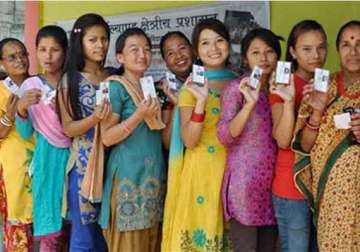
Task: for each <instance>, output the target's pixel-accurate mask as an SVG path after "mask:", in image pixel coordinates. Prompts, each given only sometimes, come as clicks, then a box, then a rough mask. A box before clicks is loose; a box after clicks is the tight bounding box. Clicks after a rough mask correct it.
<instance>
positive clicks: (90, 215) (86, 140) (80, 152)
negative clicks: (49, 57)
mask: <svg viewBox="0 0 360 252" xmlns="http://www.w3.org/2000/svg"><path fill="white" fill-rule="evenodd" d="M79 79H80V81H79V102H80V111H81V114H82V116H83V118H85V117H88V116H90V115H91V114H93V112H94V110H95V107H96V95H95V94H96V90H97V89H98V88H99V86H98V85H95V84H93V83H91V82H89V81H88V80H87V79H85V78H84V77H83V76H82V75H81V74H79ZM94 133H95V127H93V128H91V129H89V130H88V131H87V132H86V133H85V134H83V135H81V136H76V137H74V138H73V141H72V144H71V147H70V157H69V161H68V163H67V168H66V174H67V176H68V174H69V173H70V171H71V170H72V169H76V172H77V173H78V175H79V176H78V183H77V186H78V190H79V191H80V188H81V183H82V181H83V178H84V175H85V171H86V168H87V163H88V159H89V154H90V152H91V148H92V142H93V139H94ZM65 179H66V181H65V183H66V186H67V184H68V181H67V177H66V178H65ZM65 193H66V191H65ZM66 196H67V195H65V194H64V201H65V202H64V207H63V215H64V216H65V214H66V199H67V197H66ZM79 204H80V214H81V222H82V223H83V224H89V223H95V222H96V221H97V218H98V210H99V209H98V205H97V204H91V203H90V202H89V201H88V200H86V199H85V198H84V197H82V196H81V195H80V194H79Z"/></svg>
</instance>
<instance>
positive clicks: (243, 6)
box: [57, 1, 270, 80]
mask: <svg viewBox="0 0 360 252" xmlns="http://www.w3.org/2000/svg"><path fill="white" fill-rule="evenodd" d="M208 18H217V19H219V20H221V21H223V22H224V23H225V24H226V26H227V27H228V29H229V32H230V37H231V49H232V52H231V57H230V63H231V65H232V68H233V69H234V70H235V71H238V70H239V69H240V66H241V57H240V53H241V52H240V42H241V40H242V38H243V37H244V36H245V34H246V33H247V32H248V31H249V30H251V29H253V28H255V27H259V26H260V27H265V28H269V27H270V21H269V20H270V17H269V2H268V1H261V2H221V3H216V4H199V5H192V6H190V7H183V8H172V9H166V10H159V11H150V12H142V13H132V14H125V15H118V16H111V17H105V20H106V21H107V22H108V24H109V26H110V30H111V38H110V47H109V53H108V56H107V65H110V66H114V67H118V66H119V64H118V62H117V61H116V58H115V41H116V39H117V37H118V36H119V35H120V34H121V33H122V32H124V31H125V30H126V29H128V28H131V27H139V28H142V29H143V30H144V31H145V32H146V33H147V34H148V35H149V37H150V38H151V41H152V44H153V57H152V64H151V67H150V68H149V70H148V72H147V73H146V74H147V75H152V76H153V77H154V79H155V80H158V79H160V78H162V77H164V74H165V71H166V66H165V64H164V62H163V60H162V58H161V53H160V48H159V44H160V39H161V37H162V36H163V35H165V34H166V33H167V32H169V31H176V30H178V31H181V32H183V33H184V34H185V35H186V36H187V37H188V38H189V39H190V38H191V33H192V31H193V28H194V26H195V25H196V24H197V23H198V22H199V21H201V20H203V19H208ZM74 21H75V20H68V21H62V22H58V23H57V25H59V26H61V27H63V28H64V29H65V30H66V31H67V32H68V33H70V31H71V29H72V26H73V23H74Z"/></svg>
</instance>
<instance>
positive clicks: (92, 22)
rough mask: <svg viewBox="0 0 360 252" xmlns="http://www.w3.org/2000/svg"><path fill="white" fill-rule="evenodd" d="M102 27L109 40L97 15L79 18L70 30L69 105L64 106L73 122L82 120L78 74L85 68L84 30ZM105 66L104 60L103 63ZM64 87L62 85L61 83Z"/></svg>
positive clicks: (103, 22) (104, 25)
mask: <svg viewBox="0 0 360 252" xmlns="http://www.w3.org/2000/svg"><path fill="white" fill-rule="evenodd" d="M94 26H102V27H104V29H105V31H106V33H107V36H108V39H110V28H109V25H108V24H107V23H106V21H105V20H104V18H103V17H102V16H100V15H98V14H94V13H89V14H85V15H83V16H81V17H79V18H78V19H77V20H76V21H75V23H74V26H73V28H72V30H71V34H70V43H69V49H68V51H67V57H66V62H65V72H66V75H67V77H66V81H67V98H68V101H69V104H65V106H67V108H69V107H68V106H69V105H70V109H67V110H68V112H69V114H70V115H71V117H72V119H73V120H80V119H82V115H81V110H80V104H79V95H80V91H79V81H80V74H79V72H80V71H81V70H82V69H83V68H84V67H85V59H84V58H85V55H84V50H83V38H84V35H85V33H86V30H87V29H88V28H90V27H94ZM103 64H105V60H104V62H103ZM63 85H64V83H63Z"/></svg>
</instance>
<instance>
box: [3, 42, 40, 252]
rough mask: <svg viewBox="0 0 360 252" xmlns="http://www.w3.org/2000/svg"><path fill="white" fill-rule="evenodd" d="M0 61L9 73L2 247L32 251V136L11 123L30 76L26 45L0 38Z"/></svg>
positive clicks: (5, 105)
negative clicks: (21, 90)
mask: <svg viewBox="0 0 360 252" xmlns="http://www.w3.org/2000/svg"><path fill="white" fill-rule="evenodd" d="M0 64H1V65H2V66H3V67H4V69H5V71H6V72H7V74H8V75H9V76H8V77H7V78H6V79H5V80H3V81H1V82H0V170H2V179H3V183H4V184H3V185H2V190H1V191H2V198H0V200H1V202H0V205H1V207H0V210H1V211H0V212H1V214H2V215H3V219H4V234H5V247H4V249H5V251H7V252H13V251H20V252H23V251H31V250H32V227H31V226H32V224H31V223H32V197H31V179H30V176H29V173H28V170H29V164H30V163H31V159H32V152H33V149H34V140H33V139H30V140H29V141H25V140H23V139H22V138H21V137H20V135H19V134H18V133H17V132H16V127H15V123H14V120H15V113H16V106H17V103H18V96H17V94H18V91H19V88H20V86H21V85H22V83H23V81H24V80H25V79H26V78H27V77H28V76H29V73H28V69H29V59H28V54H27V51H26V48H25V45H24V44H23V43H22V42H21V41H19V40H17V39H15V38H6V39H3V40H1V41H0ZM0 242H2V241H0Z"/></svg>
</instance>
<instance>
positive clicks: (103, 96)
mask: <svg viewBox="0 0 360 252" xmlns="http://www.w3.org/2000/svg"><path fill="white" fill-rule="evenodd" d="M104 100H108V101H110V89H109V82H108V81H104V82H100V85H99V90H96V105H97V106H99V105H101V104H102V103H103V101H104Z"/></svg>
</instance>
